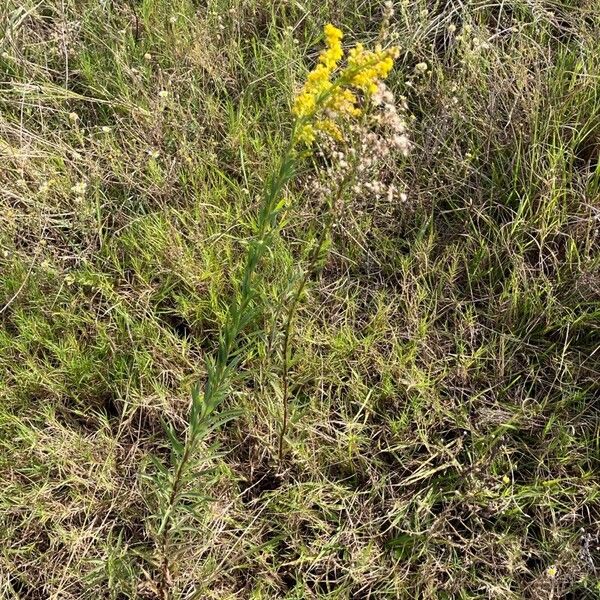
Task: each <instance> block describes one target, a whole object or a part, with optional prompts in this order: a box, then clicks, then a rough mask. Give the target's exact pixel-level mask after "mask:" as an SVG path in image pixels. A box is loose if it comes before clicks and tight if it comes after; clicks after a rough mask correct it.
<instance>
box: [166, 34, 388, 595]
mask: <svg viewBox="0 0 600 600" xmlns="http://www.w3.org/2000/svg"><path fill="white" fill-rule="evenodd" d="M342 37H343V35H342V32H341V31H340V30H339V29H337V28H336V27H334V26H333V25H327V26H326V27H325V41H326V49H325V51H324V52H322V54H321V56H320V58H319V63H318V65H317V66H316V68H315V69H314V70H313V71H312V72H311V73H309V75H308V78H307V81H306V83H305V85H304V87H303V89H302V90H301V92H300V93H299V94H298V96H297V97H296V99H295V102H294V106H293V109H292V112H293V114H294V116H295V120H294V127H293V130H292V135H291V138H290V142H289V144H288V145H287V147H286V149H285V151H284V153H283V155H282V157H281V160H280V163H279V166H278V167H277V169H276V171H275V172H274V173H273V174H272V176H271V177H270V178H269V179H268V180H267V182H266V184H265V187H264V192H263V196H262V203H261V207H260V210H259V214H258V217H257V222H256V231H255V235H254V237H253V238H252V240H251V241H250V243H249V245H248V250H247V254H246V261H245V266H244V271H243V274H242V278H241V282H240V284H239V289H238V293H237V297H236V298H235V299H234V300H233V301H232V303H231V305H230V307H229V311H228V314H227V320H226V323H225V326H224V328H223V331H222V332H221V334H220V336H219V344H218V348H217V351H216V354H215V356H214V357H210V358H209V359H208V360H207V378H206V382H205V385H204V389H203V390H202V391H201V390H200V388H199V387H198V386H195V387H194V389H193V390H192V404H191V410H190V415H189V419H188V423H187V430H186V436H185V439H184V440H183V441H180V440H179V439H178V437H177V435H176V434H175V433H174V432H173V431H172V430H171V429H170V428H168V427H167V433H168V435H169V439H170V441H171V447H172V461H171V469H170V470H168V469H167V468H165V467H164V466H163V465H161V464H160V463H156V464H157V468H158V471H159V497H162V499H163V502H162V506H161V511H160V512H161V522H160V526H159V529H158V543H157V546H158V553H159V577H158V582H157V585H156V592H157V595H158V596H159V597H160V598H163V599H165V600H166V599H168V598H170V597H171V588H172V569H173V554H174V549H173V535H174V532H175V521H176V513H177V511H178V509H182V505H183V504H184V502H183V500H184V498H185V497H186V494H187V493H188V487H189V485H190V484H191V483H192V481H193V476H194V468H193V467H194V465H197V464H198V462H197V459H196V453H197V449H198V447H199V445H200V443H201V442H202V440H204V439H205V438H206V437H207V435H208V434H209V433H210V432H211V431H213V430H214V429H215V428H216V427H218V426H220V425H222V424H223V423H225V422H227V421H228V420H230V419H233V418H235V416H237V414H238V413H237V411H227V412H221V413H219V414H217V409H218V407H219V406H220V405H221V403H222V402H223V401H224V399H225V398H226V396H227V392H228V391H229V389H230V387H231V382H232V380H233V379H234V377H235V376H236V375H239V366H240V361H241V359H242V350H243V348H244V345H243V344H242V343H241V337H242V332H243V331H244V329H245V328H246V327H247V326H248V325H249V324H250V322H251V321H252V320H253V318H254V316H255V314H256V310H255V300H256V295H257V294H256V277H257V271H258V267H259V265H260V262H261V260H262V258H263V257H264V255H265V252H267V250H268V249H269V247H270V246H271V243H272V241H273V239H274V237H275V235H276V233H277V231H278V224H279V215H280V212H281V210H282V209H283V207H284V201H283V200H282V199H281V195H282V192H283V190H284V188H285V186H286V185H287V184H288V182H289V181H290V179H292V178H293V177H294V175H295V173H296V166H297V164H298V163H299V161H300V160H301V159H302V158H304V157H306V156H310V155H311V154H312V147H313V143H314V142H315V141H316V140H317V137H322V136H329V137H330V138H332V139H335V140H338V141H340V142H341V141H343V130H344V128H345V126H347V125H348V123H349V120H350V119H356V118H357V117H358V116H360V115H362V114H363V110H362V108H361V107H360V106H359V96H358V95H357V94H361V95H362V96H363V97H364V99H368V98H369V97H370V96H371V95H373V94H374V93H375V92H376V91H377V89H378V84H379V82H380V81H381V80H382V79H384V78H385V77H386V76H387V75H388V73H389V72H390V70H391V68H392V66H393V59H394V56H395V55H396V54H397V51H396V50H394V49H391V50H382V49H381V48H380V47H377V48H376V49H375V51H373V52H372V51H367V50H365V49H364V47H363V46H362V45H360V44H359V45H357V46H356V47H355V48H354V49H352V50H351V51H350V53H349V55H348V60H347V65H346V67H345V68H344V69H342V70H341V71H340V72H339V73H337V76H335V77H334V75H335V74H336V72H337V70H338V68H339V64H340V61H341V60H342V58H343V56H344V52H343V48H342V44H341V40H342ZM363 104H364V101H363ZM303 146H304V149H303V150H301V148H302V147H303ZM350 179H351V176H350V175H348V176H347V177H344V181H343V183H342V184H341V185H340V186H339V188H338V192H337V194H336V195H335V196H334V200H333V201H331V200H330V202H329V209H328V212H327V214H326V217H325V224H324V227H323V228H322V231H321V234H320V236H319V238H318V241H317V244H316V247H315V249H314V252H313V253H312V255H311V258H310V261H309V267H308V269H307V270H306V272H305V274H304V276H303V278H302V280H301V282H300V285H299V286H298V288H297V290H296V292H295V294H294V297H293V301H292V303H291V307H290V309H289V312H288V318H287V324H286V327H285V333H284V376H283V379H284V388H285V391H284V399H283V402H284V416H283V424H282V428H281V432H280V437H279V457H280V459H281V458H282V454H283V440H284V435H285V431H286V429H287V419H288V417H287V414H288V413H287V410H288V389H289V388H288V383H287V382H288V370H289V369H288V364H289V352H290V351H289V348H290V334H291V326H292V320H293V316H294V313H295V310H296V307H297V304H298V301H299V299H300V297H301V295H302V292H303V290H304V288H305V286H306V283H307V281H308V277H309V275H310V274H311V272H312V271H313V269H314V267H315V265H316V263H317V260H318V259H319V257H320V255H321V254H322V250H323V248H324V244H325V241H326V239H327V235H328V233H329V231H330V229H331V225H332V222H333V216H334V211H333V206H334V205H335V204H336V203H337V201H338V200H339V199H340V197H341V195H342V193H343V190H344V189H345V184H346V182H347V181H349V180H350ZM161 477H162V479H160V478H161Z"/></svg>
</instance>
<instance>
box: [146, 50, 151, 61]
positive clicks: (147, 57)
mask: <svg viewBox="0 0 600 600" xmlns="http://www.w3.org/2000/svg"><path fill="white" fill-rule="evenodd" d="M144 60H152V54H150V52H146V54H144Z"/></svg>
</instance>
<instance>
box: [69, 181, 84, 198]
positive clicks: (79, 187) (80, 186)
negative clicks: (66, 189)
mask: <svg viewBox="0 0 600 600" xmlns="http://www.w3.org/2000/svg"><path fill="white" fill-rule="evenodd" d="M86 190H87V183H86V182H85V181H80V182H79V183H76V184H75V185H74V186H73V187H72V188H71V191H72V192H73V193H74V194H76V195H77V196H83V195H84V194H85V191H86Z"/></svg>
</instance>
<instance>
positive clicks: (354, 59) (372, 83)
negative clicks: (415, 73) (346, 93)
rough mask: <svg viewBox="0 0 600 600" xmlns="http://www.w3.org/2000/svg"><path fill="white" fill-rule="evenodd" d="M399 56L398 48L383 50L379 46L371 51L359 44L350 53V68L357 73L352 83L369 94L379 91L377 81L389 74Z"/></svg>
mask: <svg viewBox="0 0 600 600" xmlns="http://www.w3.org/2000/svg"><path fill="white" fill-rule="evenodd" d="M397 56H398V50H397V49H396V48H392V49H391V50H383V49H382V48H381V46H378V47H377V48H375V51H371V50H365V48H364V46H363V45H362V44H357V45H356V47H355V48H352V50H350V52H349V53H348V69H349V70H351V71H353V72H354V73H355V75H353V76H352V78H351V84H352V85H353V86H355V87H356V88H358V89H359V90H362V91H363V92H365V93H367V94H374V93H375V92H376V91H377V81H379V80H382V79H385V78H386V77H387V76H388V75H389V73H390V71H391V70H392V68H393V67H394V59H395V58H397Z"/></svg>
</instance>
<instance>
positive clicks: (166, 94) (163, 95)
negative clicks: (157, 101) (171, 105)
mask: <svg viewBox="0 0 600 600" xmlns="http://www.w3.org/2000/svg"><path fill="white" fill-rule="evenodd" d="M158 95H159V97H161V98H168V97H169V92H168V91H167V90H160V92H158Z"/></svg>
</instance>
